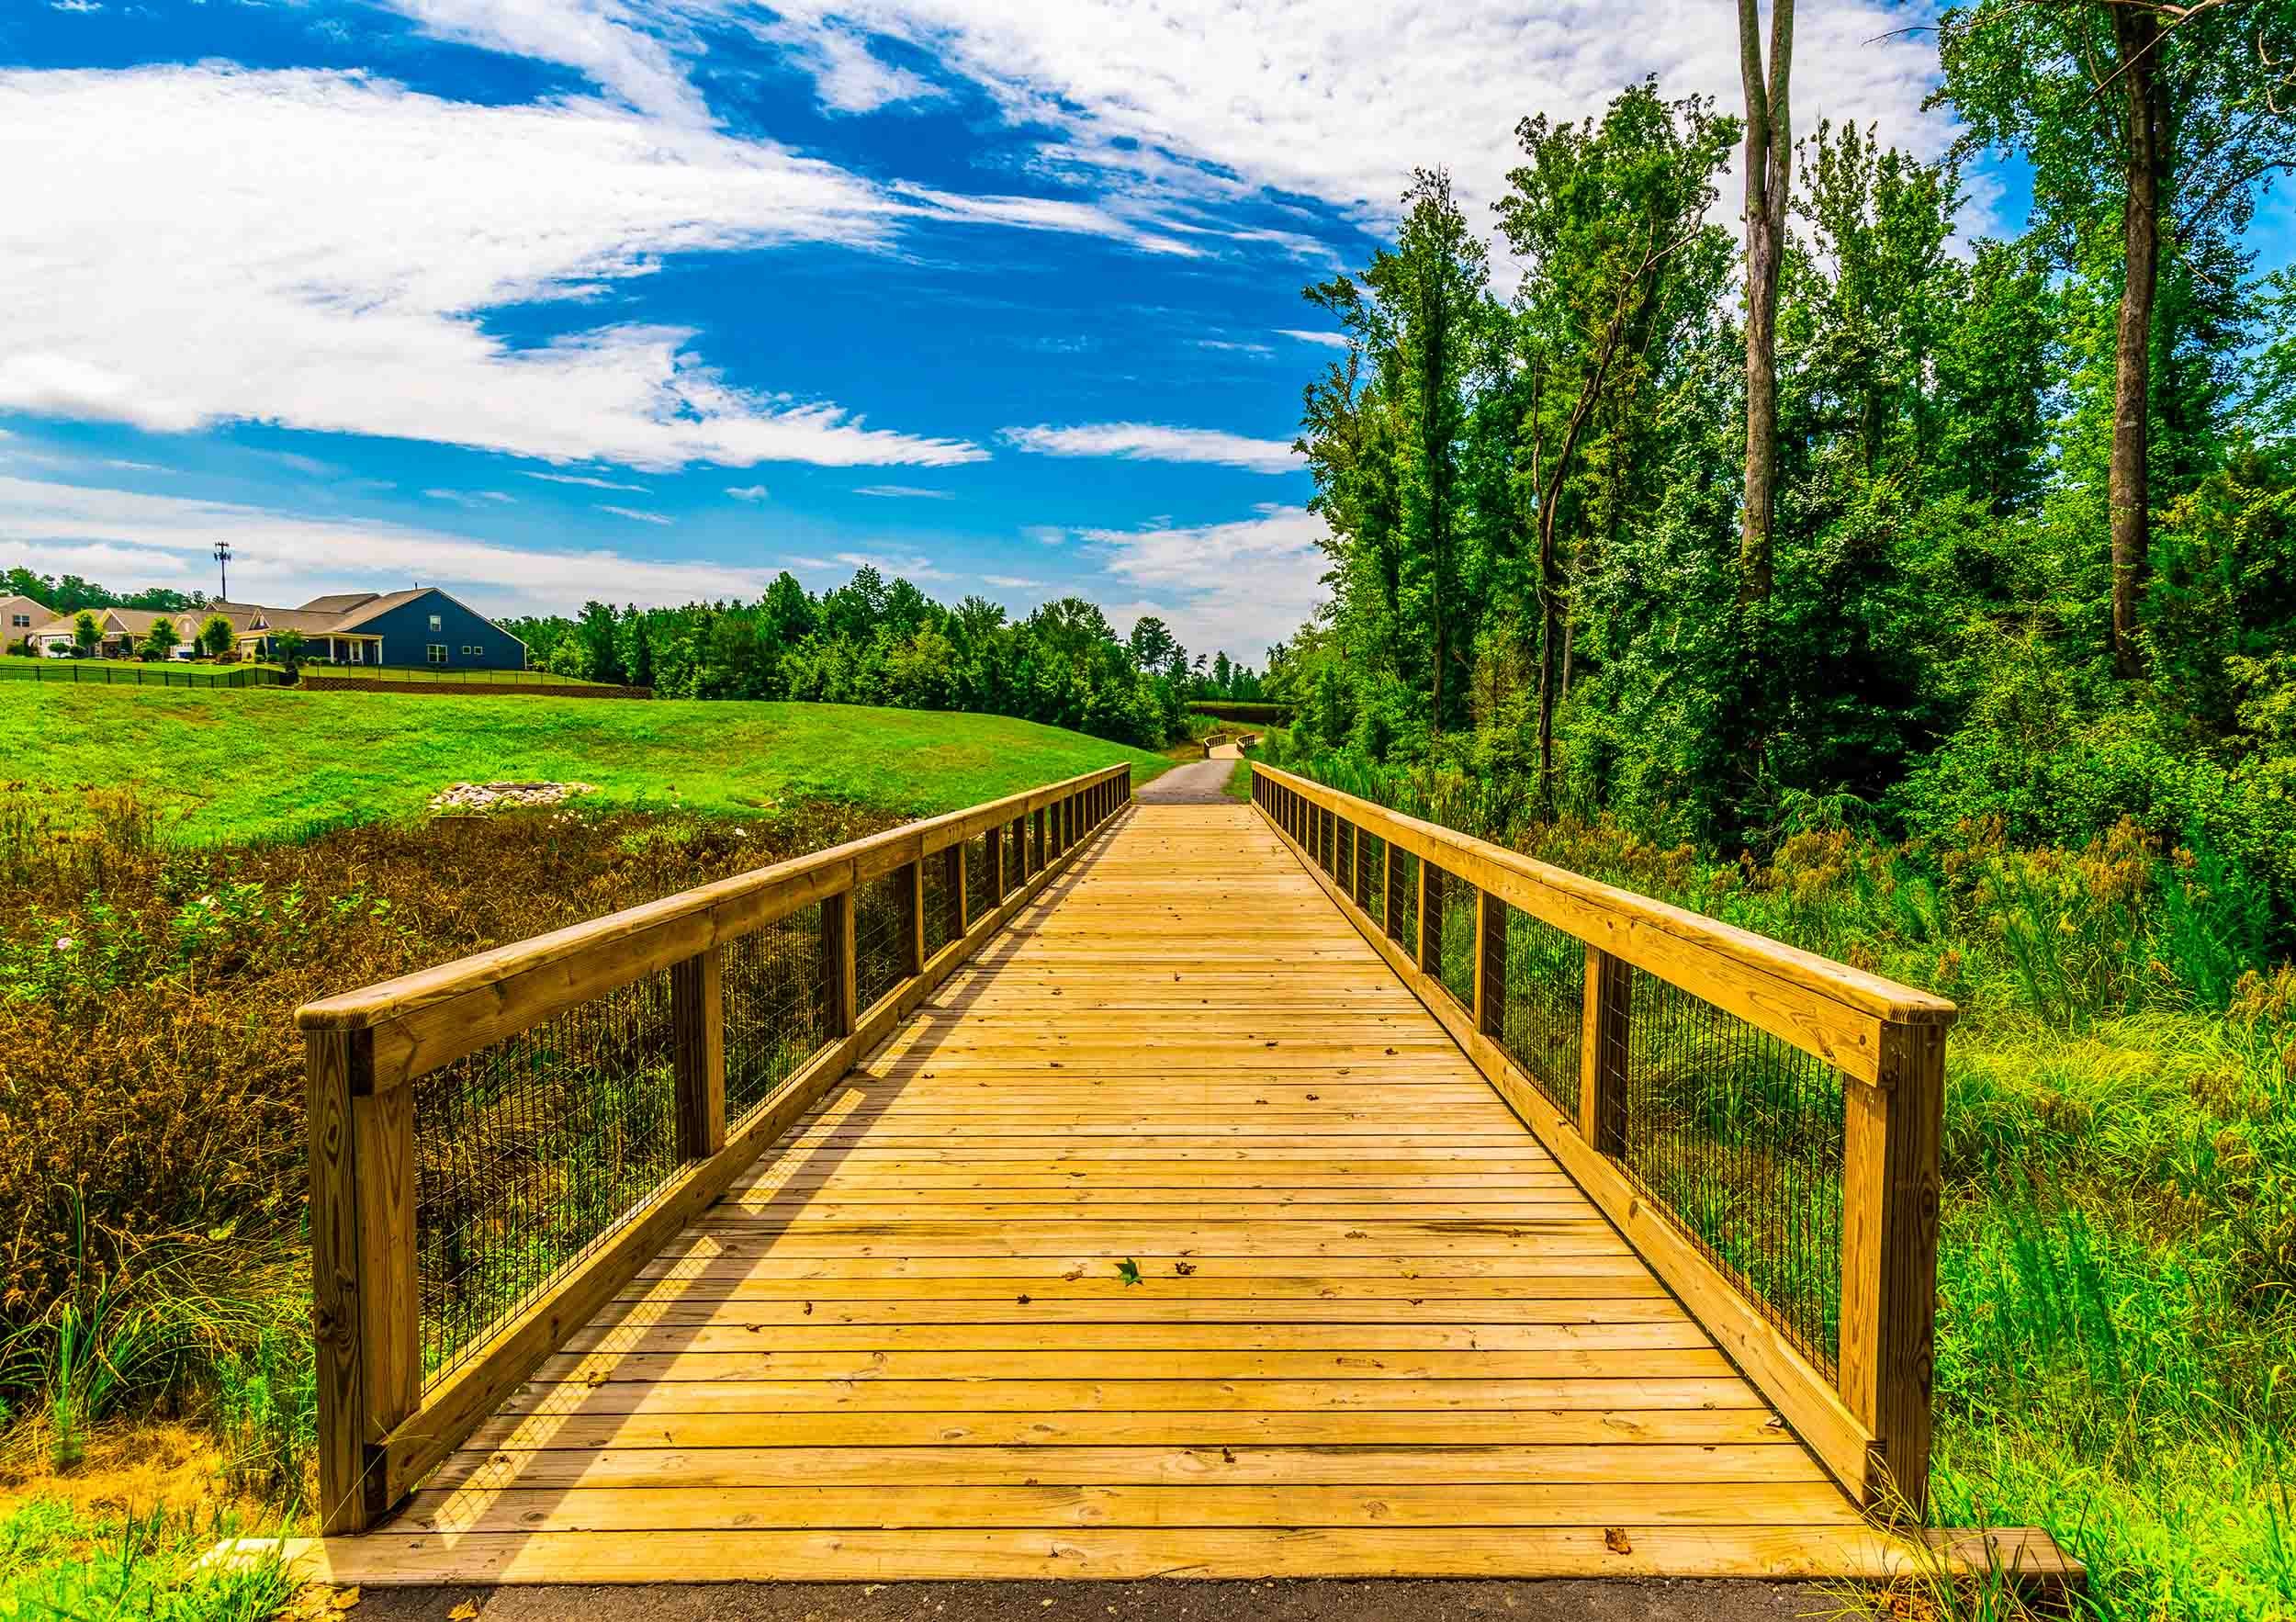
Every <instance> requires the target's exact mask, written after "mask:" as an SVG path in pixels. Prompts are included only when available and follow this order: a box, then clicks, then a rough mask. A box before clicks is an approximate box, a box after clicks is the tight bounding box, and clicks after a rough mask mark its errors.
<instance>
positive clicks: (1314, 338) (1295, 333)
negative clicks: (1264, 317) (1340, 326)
mask: <svg viewBox="0 0 2296 1622" xmlns="http://www.w3.org/2000/svg"><path fill="white" fill-rule="evenodd" d="M1276 334H1277V337H1280V338H1297V339H1298V340H1299V341H1300V343H1302V344H1322V345H1323V347H1324V348H1326V349H1345V348H1346V347H1347V334H1346V333H1345V332H1309V331H1307V330H1306V329H1305V328H1303V327H1278V328H1277V329H1276Z"/></svg>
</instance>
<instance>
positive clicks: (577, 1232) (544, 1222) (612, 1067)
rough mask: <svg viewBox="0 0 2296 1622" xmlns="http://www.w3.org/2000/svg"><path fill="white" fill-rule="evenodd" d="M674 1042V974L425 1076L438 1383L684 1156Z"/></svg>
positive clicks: (419, 1257) (429, 1286)
mask: <svg viewBox="0 0 2296 1622" xmlns="http://www.w3.org/2000/svg"><path fill="white" fill-rule="evenodd" d="M673 1051H674V1049H673V1039H672V1035H671V1025H670V976H669V974H667V973H661V974H649V975H647V977H646V978H644V979H642V980H639V981H638V982H636V984H634V985H630V986H623V987H621V988H620V989H619V990H616V991H610V992H607V993H606V994H604V995H603V996H602V997H596V998H594V999H593V1000H591V1001H590V1002H586V1003H582V1004H580V1005H578V1006H576V1007H574V1008H568V1009H567V1010H566V1011H565V1012H563V1013H561V1014H557V1015H554V1016H553V1017H551V1018H550V1019H546V1020H545V1021H543V1022H542V1023H541V1024H539V1025H537V1026H535V1028H534V1029H533V1030H531V1031H523V1032H522V1033H521V1034H519V1035H517V1036H514V1037H512V1038H511V1039H509V1040H508V1041H506V1042H496V1043H494V1044H493V1045H492V1046H490V1047H488V1048H485V1049H483V1050H481V1051H480V1052H478V1053H472V1054H469V1055H468V1056H467V1057H465V1058H462V1059H458V1060H456V1062H454V1063H453V1064H447V1065H445V1066H442V1067H441V1068H439V1069H437V1070H434V1071H432V1072H431V1073H430V1074H429V1075H427V1076H422V1077H420V1078H418V1079H417V1080H416V1081H415V1083H414V1084H413V1085H414V1098H413V1100H412V1107H413V1114H414V1143H415V1219H414V1233H415V1275H416V1280H417V1287H418V1293H419V1298H420V1301H421V1308H420V1315H419V1320H418V1334H419V1337H420V1343H421V1347H422V1371H423V1376H424V1380H425V1382H426V1384H427V1383H431V1382H435V1381H436V1380H439V1379H440V1378H441V1377H443V1376H444V1375H445V1374H447V1373H448V1372H450V1371H451V1370H453V1369H455V1368H456V1367H457V1366H458V1365H459V1364H460V1363H461V1362H462V1360H463V1359H464V1358H465V1357H467V1356H469V1354H470V1353H471V1352H473V1351H474V1350H476V1349H477V1348H478V1346H481V1345H482V1344H483V1343H484V1342H485V1341H486V1340H487V1338H488V1337H489V1336H490V1335H491V1334H492V1333H493V1332H494V1331H495V1330H497V1329H499V1328H501V1326H502V1325H503V1324H506V1323H507V1322H508V1321H509V1320H510V1319H511V1318H512V1317H513V1316H515V1315H516V1314H517V1313H518V1312H521V1311H523V1309H524V1308H526V1307H527V1306H529V1305H531V1304H532V1303H533V1302H534V1301H535V1300H536V1299H537V1298H538V1297H539V1296H540V1295H541V1294H542V1292H543V1291H544V1290H547V1289H549V1287H550V1286H551V1285H552V1284H554V1283H555V1282H557V1279H558V1278H560V1277H562V1276H563V1275H564V1274H565V1272H566V1270H567V1269H568V1268H569V1267H572V1266H574V1265H575V1264H576V1263H578V1262H580V1260H581V1259H582V1258H583V1257H584V1256H588V1255H589V1254H590V1253H591V1250H592V1249H593V1248H595V1247H596V1246H597V1245H598V1244H599V1243H600V1242H601V1241H602V1239H604V1238H605V1237H606V1235H607V1234H609V1233H612V1232H613V1230H614V1229H615V1228H617V1227H619V1226H620V1225H621V1224H622V1223H623V1222H625V1221H627V1220H628V1219H629V1218H630V1217H631V1216H632V1215H634V1214H635V1213H636V1211H640V1210H643V1209H644V1207H645V1205H646V1203H647V1200H648V1199H649V1198H650V1197H651V1196H652V1195H653V1194H655V1193H656V1192H658V1190H659V1189H660V1188H661V1187H662V1185H663V1184H664V1183H665V1182H667V1181H668V1179H669V1178H670V1176H671V1174H672V1173H674V1172H675V1171H676V1170H677V1169H678V1166H679V1164H680V1162H679V1157H678V1143H677V1121H676V1114H677V1106H676V1094H677V1087H676V1079H675V1075H674V1071H673V1063H674V1061H673V1058H672V1054H673Z"/></svg>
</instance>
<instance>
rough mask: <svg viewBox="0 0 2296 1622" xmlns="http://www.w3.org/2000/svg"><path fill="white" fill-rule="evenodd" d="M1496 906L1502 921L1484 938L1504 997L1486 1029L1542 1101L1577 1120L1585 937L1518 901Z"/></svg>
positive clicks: (1583, 1014)
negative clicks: (1496, 957)
mask: <svg viewBox="0 0 2296 1622" xmlns="http://www.w3.org/2000/svg"><path fill="white" fill-rule="evenodd" d="M1497 911H1498V914H1499V918H1500V923H1501V927H1500V928H1499V929H1496V930H1493V931H1491V932H1489V933H1488V934H1487V935H1486V936H1485V939H1484V941H1483V950H1484V951H1485V952H1493V951H1496V952H1503V953H1504V954H1505V967H1504V970H1503V974H1504V980H1503V984H1504V985H1505V986H1506V995H1505V997H1503V999H1502V1001H1501V1008H1500V1013H1499V1029H1498V1030H1497V1031H1495V1032H1494V1033H1493V1034H1495V1035H1496V1036H1497V1037H1498V1039H1499V1045H1500V1046H1502V1047H1503V1048H1504V1049H1506V1051H1507V1053H1508V1054H1509V1055H1510V1056H1511V1057H1512V1058H1513V1059H1514V1062H1515V1063H1516V1064H1520V1065H1521V1066H1523V1069H1524V1071H1525V1074H1526V1075H1528V1076H1530V1078H1531V1079H1532V1080H1533V1081H1534V1082H1536V1083H1537V1084H1538V1090H1539V1091H1540V1092H1542V1093H1545V1094H1546V1095H1547V1098H1548V1101H1549V1102H1550V1103H1552V1104H1553V1105H1554V1106H1555V1107H1556V1108H1557V1109H1560V1110H1562V1111H1563V1113H1565V1114H1566V1115H1569V1116H1570V1117H1571V1118H1572V1119H1573V1120H1576V1119H1577V1118H1578V1114H1579V1064H1580V1037H1581V1032H1582V1031H1583V1029H1584V1022H1585V1016H1586V943H1585V942H1584V941H1581V940H1580V939H1579V938H1578V937H1577V936H1576V935H1573V934H1570V933H1569V932H1568V931H1567V930H1563V929H1556V928H1555V927H1554V925H1552V924H1549V923H1544V922H1542V921H1540V920H1539V919H1537V918H1533V917H1532V916H1531V915H1530V914H1529V913H1527V912H1525V911H1523V910H1522V909H1521V908H1520V907H1507V906H1504V905H1502V906H1501V907H1499V908H1498V909H1497ZM1493 978H1497V976H1493ZM1486 1029H1488V1026H1486Z"/></svg>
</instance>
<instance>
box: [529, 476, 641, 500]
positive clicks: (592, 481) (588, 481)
mask: <svg viewBox="0 0 2296 1622" xmlns="http://www.w3.org/2000/svg"><path fill="white" fill-rule="evenodd" d="M526 477H527V478H529V479H542V480H544V481H545V482H546V483H550V484H579V485H583V486H586V487H587V488H589V489H591V490H628V491H630V492H631V493H632V494H634V495H641V496H642V495H645V494H646V493H647V490H646V487H645V486H644V485H642V484H618V483H616V482H615V481H614V480H613V479H598V478H594V477H593V476H591V475H590V474H588V473H529V474H527V475H526Z"/></svg>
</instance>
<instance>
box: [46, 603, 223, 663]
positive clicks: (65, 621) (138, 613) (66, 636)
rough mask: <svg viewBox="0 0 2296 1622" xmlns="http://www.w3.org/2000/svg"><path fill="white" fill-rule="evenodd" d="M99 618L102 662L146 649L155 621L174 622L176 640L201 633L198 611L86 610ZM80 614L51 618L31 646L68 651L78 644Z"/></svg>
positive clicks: (187, 638)
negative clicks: (146, 638)
mask: <svg viewBox="0 0 2296 1622" xmlns="http://www.w3.org/2000/svg"><path fill="white" fill-rule="evenodd" d="M85 612H86V613H89V614H94V615H95V616H96V630H97V633H98V636H97V640H96V655H97V657H99V658H102V659H128V658H130V657H132V656H133V655H134V653H135V651H136V649H137V648H141V647H142V646H143V639H144V638H145V637H146V636H150V635H151V634H152V621H154V620H173V621H174V622H175V639H176V640H177V641H178V642H188V641H190V640H191V638H192V637H193V636H197V635H198V632H199V625H200V623H201V620H202V619H203V617H204V616H203V615H202V614H200V612H199V610H197V609H196V608H190V609H181V610H171V611H162V610H159V609H152V608H91V609H88V610H86V611H85ZM79 621H80V611H77V610H75V611H74V612H73V613H71V614H54V615H51V616H49V618H48V620H47V621H46V623H45V624H42V625H38V626H35V627H34V628H33V630H32V634H31V635H32V647H33V648H34V650H35V651H36V652H40V653H46V652H47V651H49V650H50V649H51V648H63V649H66V650H69V649H71V648H75V647H77V646H78V644H79V636H80V633H79Z"/></svg>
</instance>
